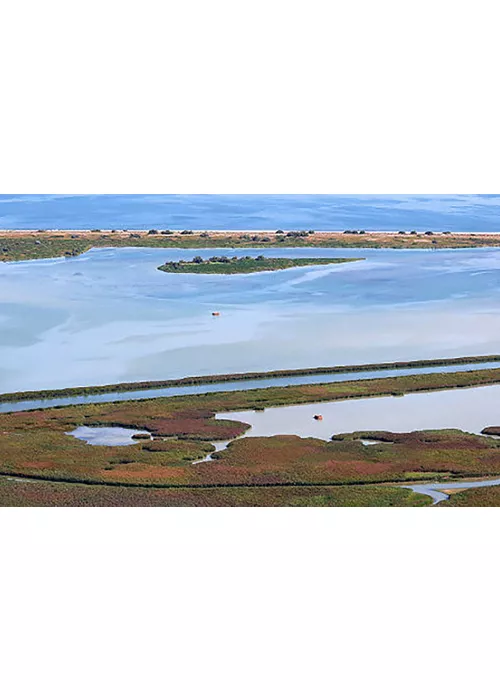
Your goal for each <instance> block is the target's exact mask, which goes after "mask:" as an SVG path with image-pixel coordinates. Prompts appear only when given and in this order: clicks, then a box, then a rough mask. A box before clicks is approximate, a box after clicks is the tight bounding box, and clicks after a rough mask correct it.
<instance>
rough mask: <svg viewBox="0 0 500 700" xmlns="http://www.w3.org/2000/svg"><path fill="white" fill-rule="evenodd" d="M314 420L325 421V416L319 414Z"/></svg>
mask: <svg viewBox="0 0 500 700" xmlns="http://www.w3.org/2000/svg"><path fill="white" fill-rule="evenodd" d="M314 420H323V416H322V415H321V414H317V415H316V416H314Z"/></svg>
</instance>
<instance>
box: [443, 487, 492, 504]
mask: <svg viewBox="0 0 500 700" xmlns="http://www.w3.org/2000/svg"><path fill="white" fill-rule="evenodd" d="M499 506H500V486H483V487H481V488H477V489H466V490H464V491H460V492H458V493H451V494H450V498H449V499H448V500H447V501H441V502H440V503H438V507H439V508H458V507H460V508H498V507H499Z"/></svg>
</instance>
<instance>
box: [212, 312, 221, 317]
mask: <svg viewBox="0 0 500 700" xmlns="http://www.w3.org/2000/svg"><path fill="white" fill-rule="evenodd" d="M212 316H220V311H212Z"/></svg>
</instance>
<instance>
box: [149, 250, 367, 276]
mask: <svg viewBox="0 0 500 700" xmlns="http://www.w3.org/2000/svg"><path fill="white" fill-rule="evenodd" d="M357 260H362V258H300V259H299V258H297V259H292V258H265V257H264V256H263V255H260V256H258V257H256V258H252V257H250V256H245V257H243V258H238V257H232V258H228V257H227V256H225V255H223V256H218V257H213V258H210V259H209V260H203V259H202V258H201V257H195V258H193V260H190V261H186V260H180V261H179V262H166V263H165V264H164V265H161V267H159V268H158V269H159V270H161V271H162V272H170V273H174V274H175V273H177V274H182V273H190V274H197V275H249V274H251V273H253V272H272V271H277V270H289V269H291V268H294V267H306V266H308V265H336V264H340V263H347V262H356V261H357Z"/></svg>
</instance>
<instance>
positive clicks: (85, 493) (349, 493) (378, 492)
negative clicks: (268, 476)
mask: <svg viewBox="0 0 500 700" xmlns="http://www.w3.org/2000/svg"><path fill="white" fill-rule="evenodd" d="M431 502H432V499H430V498H429V497H427V496H422V495H420V494H414V493H412V492H411V491H408V490H406V489H400V488H391V487H388V486H323V487H321V486H320V487H311V486H309V487H294V486H292V487H276V488H253V487H245V488H223V487H222V488H218V489H203V488H202V489H150V488H140V487H131V488H124V487H122V486H86V485H85V484H67V483H54V482H36V481H25V482H13V481H8V480H7V479H5V478H2V477H0V507H8V506H11V507H23V506H24V507H53V506H61V507H67V508H68V507H86V506H92V507H113V506H118V507H124V506H127V507H134V506H136V507H266V508H269V507H311V506H313V507H337V508H341V507H415V506H416V507H419V506H420V507H421V506H427V505H430V504H431Z"/></svg>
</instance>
